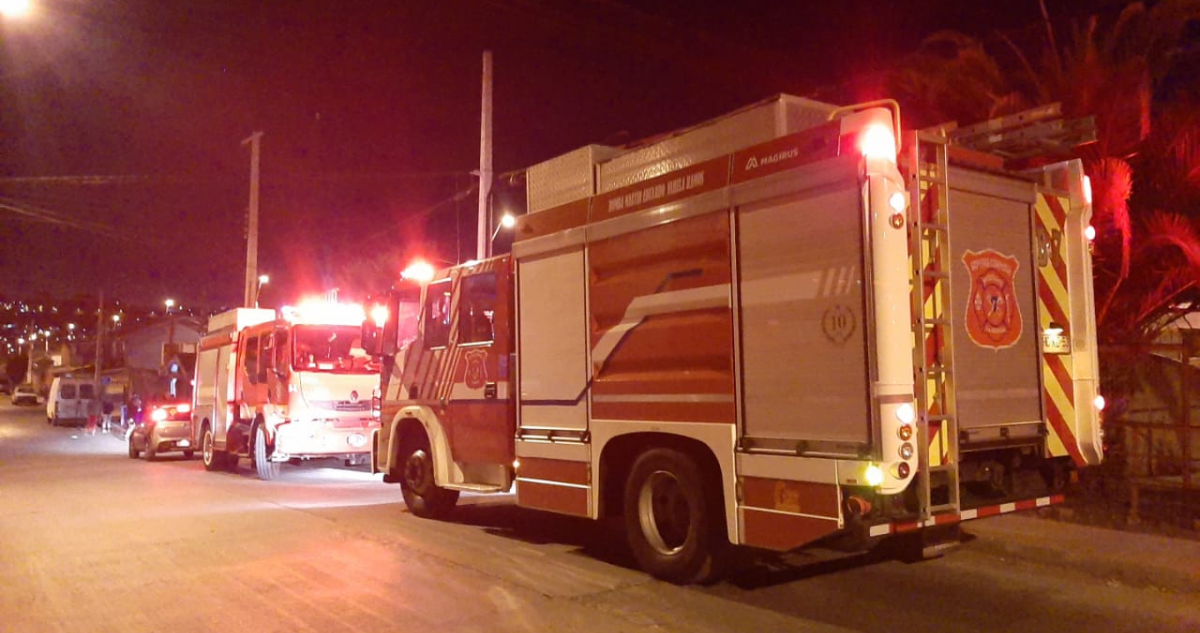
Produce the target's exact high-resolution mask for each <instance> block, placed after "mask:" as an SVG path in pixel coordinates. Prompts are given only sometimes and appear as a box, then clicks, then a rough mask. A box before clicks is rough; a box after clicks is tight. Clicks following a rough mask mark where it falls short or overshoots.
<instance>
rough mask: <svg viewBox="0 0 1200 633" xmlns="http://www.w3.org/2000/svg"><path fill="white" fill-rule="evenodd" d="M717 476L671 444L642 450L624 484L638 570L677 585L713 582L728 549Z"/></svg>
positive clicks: (628, 531)
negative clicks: (715, 492) (707, 472)
mask: <svg viewBox="0 0 1200 633" xmlns="http://www.w3.org/2000/svg"><path fill="white" fill-rule="evenodd" d="M718 486H719V482H718V481H716V478H713V477H705V473H704V470H703V469H702V468H701V467H700V465H699V464H697V462H696V461H695V460H694V459H693V458H692V457H691V456H689V455H687V454H686V453H683V452H681V451H678V450H675V449H669V448H656V449H653V450H650V451H647V452H645V453H643V454H642V455H641V456H640V457H638V459H637V461H635V462H634V464H633V468H632V469H631V471H630V474H629V479H628V481H627V482H626V486H625V531H626V535H627V536H628V538H629V546H630V549H632V550H633V555H634V558H636V559H637V561H638V564H639V565H640V566H641V568H642V569H644V570H646V571H647V572H649V573H650V575H652V576H654V577H655V578H659V579H661V580H666V581H669V582H673V583H677V584H689V583H704V582H711V581H714V580H716V579H717V578H718V577H719V576H720V574H721V572H722V567H723V565H722V563H723V561H724V558H725V556H724V554H725V552H726V550H728V548H729V539H728V537H727V536H726V534H725V528H724V516H722V514H721V512H720V508H721V506H720V496H719V494H714V491H719V487H718Z"/></svg>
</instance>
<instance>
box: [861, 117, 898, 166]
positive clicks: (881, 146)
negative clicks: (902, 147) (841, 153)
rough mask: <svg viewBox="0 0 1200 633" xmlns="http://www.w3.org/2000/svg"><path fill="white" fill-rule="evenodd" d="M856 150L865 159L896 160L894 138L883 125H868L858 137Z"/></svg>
mask: <svg viewBox="0 0 1200 633" xmlns="http://www.w3.org/2000/svg"><path fill="white" fill-rule="evenodd" d="M858 150H859V151H860V152H862V155H863V156H864V157H866V158H886V159H887V160H890V161H895V160H896V137H895V136H892V131H891V130H889V129H888V128H887V126H884V125H878V124H876V125H869V126H867V129H865V130H863V133H862V135H861V136H859V137H858Z"/></svg>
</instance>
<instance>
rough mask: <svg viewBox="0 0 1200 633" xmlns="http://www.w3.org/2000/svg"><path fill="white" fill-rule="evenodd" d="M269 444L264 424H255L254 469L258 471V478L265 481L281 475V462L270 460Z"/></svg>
mask: <svg viewBox="0 0 1200 633" xmlns="http://www.w3.org/2000/svg"><path fill="white" fill-rule="evenodd" d="M268 448H269V447H268V445H267V431H266V429H265V428H263V425H262V424H256V425H255V426H254V454H253V458H254V470H255V471H256V472H257V473H258V478H259V479H261V480H263V481H271V480H273V479H277V478H278V477H279V468H280V463H279V462H273V461H270V460H269V459H268V458H269V457H270V456H271V453H270V451H268V450H267V449H268Z"/></svg>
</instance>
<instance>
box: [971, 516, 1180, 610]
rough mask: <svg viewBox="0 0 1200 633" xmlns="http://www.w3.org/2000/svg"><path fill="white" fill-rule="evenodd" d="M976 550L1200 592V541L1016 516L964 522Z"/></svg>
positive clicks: (1135, 582) (1141, 583)
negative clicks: (972, 537)
mask: <svg viewBox="0 0 1200 633" xmlns="http://www.w3.org/2000/svg"><path fill="white" fill-rule="evenodd" d="M962 529H963V531H964V532H966V533H967V534H970V535H973V536H974V537H975V538H974V539H973V540H971V541H970V542H968V543H967V544H966V546H967V547H969V548H971V549H974V550H976V551H981V552H985V553H989V554H992V555H995V556H1000V557H1010V558H1014V559H1017V560H1025V561H1028V562H1034V563H1039V564H1043V565H1044V564H1050V565H1056V566H1062V567H1067V568H1070V569H1075V570H1077V571H1081V572H1084V573H1087V574H1090V575H1093V576H1096V577H1099V578H1103V579H1106V580H1109V581H1113V582H1117V583H1120V584H1124V585H1130V586H1135V587H1147V588H1154V589H1160V590H1167V591H1173V592H1179V593H1200V542H1197V541H1190V540H1186V539H1173V538H1169V537H1165V536H1157V535H1153V534H1139V533H1134V532H1121V531H1118V530H1112V529H1106V528H1098V527H1091V526H1085V525H1077V524H1072V523H1064V522H1061V521H1055V520H1052V519H1042V518H1038V517H1037V515H1036V514H1013V515H1006V516H1000V517H990V518H988V519H984V520H981V521H970V522H968V523H964V524H963V526H962Z"/></svg>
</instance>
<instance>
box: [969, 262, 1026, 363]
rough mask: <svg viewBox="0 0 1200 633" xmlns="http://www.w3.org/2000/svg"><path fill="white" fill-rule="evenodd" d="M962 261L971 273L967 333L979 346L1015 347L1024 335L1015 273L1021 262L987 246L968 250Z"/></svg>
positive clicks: (996, 348)
mask: <svg viewBox="0 0 1200 633" xmlns="http://www.w3.org/2000/svg"><path fill="white" fill-rule="evenodd" d="M962 260H963V264H964V265H965V266H966V267H967V272H968V273H969V274H970V276H971V290H970V292H969V293H967V310H966V320H967V334H968V335H969V336H970V337H971V340H972V341H973V342H974V343H975V344H976V345H978V346H980V347H990V348H992V349H995V350H1000V349H1004V348H1006V347H1012V346H1013V345H1015V344H1016V343H1017V341H1018V340H1020V338H1021V329H1022V323H1021V307H1020V306H1019V305H1018V304H1017V294H1016V287H1015V286H1016V275H1017V268H1018V267H1019V265H1020V263H1019V262H1018V261H1017V258H1016V257H1010V256H1008V255H1004V254H1001V253H998V252H996V251H994V250H991V249H988V250H985V251H979V252H975V251H970V250H969V251H966V252H965V253H963V257H962Z"/></svg>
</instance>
